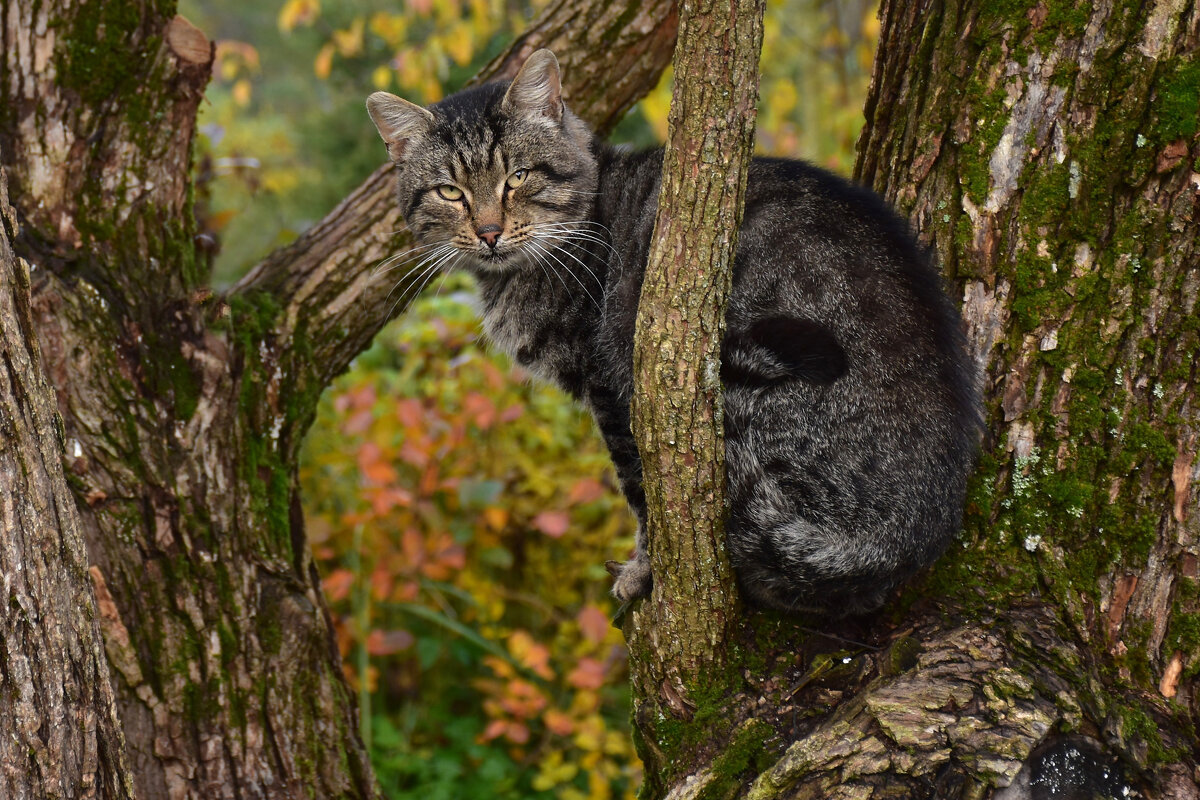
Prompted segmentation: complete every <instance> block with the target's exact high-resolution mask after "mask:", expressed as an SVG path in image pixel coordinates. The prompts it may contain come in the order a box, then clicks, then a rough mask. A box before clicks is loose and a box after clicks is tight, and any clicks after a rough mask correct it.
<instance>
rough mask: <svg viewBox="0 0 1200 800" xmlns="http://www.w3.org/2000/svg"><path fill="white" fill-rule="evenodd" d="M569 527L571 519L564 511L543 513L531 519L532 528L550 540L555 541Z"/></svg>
mask: <svg viewBox="0 0 1200 800" xmlns="http://www.w3.org/2000/svg"><path fill="white" fill-rule="evenodd" d="M570 526H571V517H570V516H569V515H568V514H567V512H565V511H543V512H542V513H540V514H538V515H537V516H536V517H534V518H533V527H535V528H537V529H538V530H539V531H541V532H542V533H544V534H546V535H547V536H549V537H550V538H552V539H557V538H559V537H560V536H562V535H563V534H564V533H566V532H567V528H569V527H570Z"/></svg>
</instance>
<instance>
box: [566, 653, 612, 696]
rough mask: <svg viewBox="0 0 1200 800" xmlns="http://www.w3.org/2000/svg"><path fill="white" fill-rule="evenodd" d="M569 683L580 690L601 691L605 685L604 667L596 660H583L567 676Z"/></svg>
mask: <svg viewBox="0 0 1200 800" xmlns="http://www.w3.org/2000/svg"><path fill="white" fill-rule="evenodd" d="M567 683H569V684H571V685H572V686H575V687H578V688H580V689H599V688H600V687H601V686H603V685H604V665H603V664H601V663H600V662H599V661H597V660H596V659H594V658H581V659H579V665H578V666H577V667H575V669H573V670H571V674H570V675H568V676H567Z"/></svg>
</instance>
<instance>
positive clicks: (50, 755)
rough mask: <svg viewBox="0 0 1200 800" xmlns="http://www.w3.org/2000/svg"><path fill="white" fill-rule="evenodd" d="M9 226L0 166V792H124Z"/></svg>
mask: <svg viewBox="0 0 1200 800" xmlns="http://www.w3.org/2000/svg"><path fill="white" fill-rule="evenodd" d="M15 233H16V217H15V215H14V213H13V210H12V208H11V207H9V205H8V191H7V180H6V177H5V173H4V170H3V169H2V168H0V364H3V367H2V368H0V486H3V499H2V500H0V575H3V587H4V592H3V595H2V596H0V764H3V765H4V767H3V769H0V797H6V798H13V800H17V799H18V798H21V799H22V800H23V799H24V798H42V797H80V798H82V797H96V798H105V799H106V800H108V799H110V798H111V799H112V800H118V799H119V798H131V797H133V781H132V777H131V774H130V772H129V767H128V765H127V761H126V758H125V739H124V737H123V736H122V732H121V726H120V723H119V721H118V719H117V707H116V702H115V699H114V697H113V692H112V687H111V685H110V683H109V669H108V662H107V661H106V660H105V657H104V647H103V644H102V641H101V635H100V624H99V619H100V618H101V617H102V616H103V615H104V614H105V613H107V609H106V608H105V607H104V606H100V607H99V609H98V608H97V604H96V598H95V596H94V595H93V593H92V587H91V583H90V581H89V580H88V569H87V554H86V552H85V550H84V546H83V537H82V535H81V534H80V525H79V515H78V514H77V513H76V510H75V498H74V497H73V496H72V494H71V490H70V488H69V487H68V486H67V479H66V477H65V476H64V475H63V469H62V459H61V454H62V449H63V447H62V445H63V443H62V426H61V421H60V419H59V416H58V409H57V407H56V404H55V399H54V390H53V389H52V388H51V387H50V384H49V382H48V381H47V379H46V375H45V370H44V366H43V361H42V356H41V353H40V352H39V348H38V343H37V335H36V333H35V330H34V324H33V318H32V314H31V311H30V301H29V300H30V297H29V292H30V284H29V266H28V264H26V263H25V262H24V261H23V260H21V259H19V258H17V257H16V256H15V254H14V253H13V250H12V247H11V245H10V242H11V240H12V239H13V238H14V236H15ZM64 674H69V675H71V676H72V677H73V680H72V681H71V682H70V683H66V684H65V683H64V680H63V676H64ZM48 723H49V724H48Z"/></svg>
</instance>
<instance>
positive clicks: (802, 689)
mask: <svg viewBox="0 0 1200 800" xmlns="http://www.w3.org/2000/svg"><path fill="white" fill-rule="evenodd" d="M881 15H882V22H883V24H882V34H881V41H880V45H879V51H878V56H877V62H876V67H875V75H874V80H873V84H872V89H871V93H870V98H869V101H868V104H867V126H866V128H865V129H864V131H863V134H862V138H861V140H860V145H859V148H860V149H859V166H858V176H859V178H860V179H861V180H863V181H864V182H866V183H868V184H870V185H872V186H874V188H875V189H876V190H878V191H880V192H881V193H883V194H884V195H885V196H886V197H887V199H888V200H889V201H891V202H892V203H893V204H895V205H896V206H897V207H898V208H899V209H900V210H901V211H902V212H903V213H905V214H906V215H908V216H909V217H910V218H911V219H913V221H914V222H915V224H916V226H917V228H918V229H919V232H920V235H921V237H922V239H923V241H925V242H927V243H928V244H929V245H930V246H931V247H932V248H933V250H934V252H936V254H937V256H938V258H939V260H940V262H941V264H942V266H943V268H944V270H945V272H946V275H947V277H948V279H949V280H948V285H949V286H950V287H951V290H952V291H954V292H955V293H956V294H958V295H959V296H962V297H963V298H964V301H963V302H964V317H965V321H966V324H967V328H968V333H969V339H970V342H971V346H972V347H973V349H974V353H975V355H976V357H977V359H978V363H979V364H980V367H981V372H982V380H983V381H984V391H985V396H986V398H987V416H988V423H989V435H988V436H987V438H986V441H985V442H984V445H983V452H982V455H981V463H980V467H979V470H978V474H977V475H976V476H975V479H974V481H973V486H972V490H971V492H970V497H969V501H968V507H967V514H966V522H965V532H964V534H963V536H962V538H961V540H960V541H959V542H958V543H957V544H956V545H954V546H952V547H951V551H950V552H949V553H947V554H946V556H945V557H944V558H943V559H942V560H941V561H940V562H939V563H938V565H936V566H935V567H934V568H933V569H932V570H931V571H930V572H929V573H928V574H927V575H925V576H924V577H923V578H922V579H920V580H919V581H917V582H916V583H914V585H912V586H910V587H908V588H907V589H905V590H904V591H903V592H902V593H901V595H900V596H899V597H898V599H897V601H896V602H895V603H893V604H892V606H891V608H890V609H885V610H884V611H883V612H881V613H880V614H879V615H876V616H874V617H872V618H868V619H864V620H861V621H857V622H851V623H845V624H839V625H838V626H837V627H836V628H832V627H827V629H825V630H822V631H821V632H819V633H818V632H813V633H812V634H808V633H806V632H805V631H804V630H803V629H802V628H800V627H799V626H798V623H797V622H796V621H795V620H789V619H782V618H778V617H776V616H774V615H767V614H752V615H751V616H750V621H749V623H748V627H749V628H750V629H751V631H752V632H753V635H751V636H746V637H744V638H742V639H741V640H739V641H736V642H735V644H736V647H737V652H739V653H740V654H742V655H741V663H742V664H744V665H746V671H745V672H743V677H744V678H745V680H744V683H743V685H742V687H741V688H740V690H739V691H738V692H730V693H729V695H728V696H726V697H723V698H720V699H719V702H717V703H714V704H712V705H711V706H710V707H709V708H707V709H704V713H705V716H706V718H707V719H708V720H715V721H721V720H723V719H725V718H728V717H732V718H734V719H746V715H745V712H744V709H746V708H751V709H755V711H754V712H753V714H752V716H751V717H750V720H749V721H748V722H743V723H741V725H742V727H741V728H739V730H749V729H748V728H747V726H748V725H749V724H750V722H751V721H752V722H755V723H757V724H758V725H759V728H758V732H752V733H746V735H744V736H741V737H736V738H735V740H734V741H733V742H732V744H729V745H725V744H721V743H719V744H718V745H717V747H716V748H715V750H714V751H712V752H711V753H710V758H711V759H712V762H713V763H714V764H715V765H724V766H725V767H729V766H732V767H734V768H740V772H739V773H738V780H739V782H740V787H739V788H735V789H733V790H731V791H728V792H727V793H726V794H724V795H718V794H714V793H711V792H703V793H701V794H700V795H699V796H704V797H716V796H735V795H740V796H746V797H750V798H755V799H756V800H767V799H768V798H883V797H887V798H906V797H911V798H925V797H931V796H932V797H938V798H984V797H996V798H1005V800H1013V798H1025V797H1038V796H1051V795H1047V794H1045V793H1046V792H1049V791H1051V789H1052V787H1055V786H1057V791H1058V792H1059V793H1058V794H1054V795H1053V796H1056V797H1059V796H1064V797H1065V796H1088V797H1091V796H1100V797H1123V796H1131V794H1130V793H1132V792H1134V791H1137V792H1140V793H1141V796H1145V797H1170V798H1197V797H1200V771H1198V770H1197V762H1198V757H1200V747H1198V744H1197V738H1196V733H1195V731H1196V729H1197V723H1198V722H1200V720H1198V718H1197V717H1198V715H1200V699H1198V698H1197V677H1196V676H1197V675H1198V674H1200V586H1198V584H1197V579H1198V575H1197V571H1198V567H1197V565H1198V564H1200V561H1198V556H1200V522H1198V521H1197V517H1198V514H1197V510H1198V509H1197V504H1196V495H1195V483H1196V481H1197V479H1198V478H1200V464H1198V463H1197V460H1196V458H1195V448H1196V443H1197V438H1198V434H1200V415H1198V412H1197V407H1196V402H1195V396H1196V389H1197V380H1198V377H1197V372H1196V369H1197V366H1196V357H1197V353H1200V325H1198V324H1197V320H1200V315H1198V314H1197V309H1196V300H1197V294H1198V293H1200V269H1198V267H1200V225H1198V224H1197V223H1198V222H1200V219H1198V216H1200V213H1198V211H1200V200H1198V198H1200V137H1198V136H1197V131H1198V128H1200V62H1198V60H1197V53H1198V46H1200V8H1197V7H1196V6H1195V5H1194V4H1191V5H1189V4H1166V3H1156V4H1145V5H1139V4H1126V5H1123V6H1121V5H1118V6H1114V4H1110V3H1102V4H1095V5H1093V4H1090V3H1079V4H1071V3H1066V4H1063V3H1059V4H1046V3H1034V2H1029V3H1017V4H1015V5H1014V4H1011V3H1009V4H995V3H991V4H989V3H984V2H977V1H976V2H971V1H970V0H965V1H964V2H960V3H946V2H941V0H924V1H923V2H916V3H902V2H895V0H885V2H884V4H883V8H882V11H881ZM747 653H749V654H750V656H749V657H747V655H746V654H747ZM700 713H701V712H700V711H697V712H696V715H697V716H699V715H700ZM701 749H702V748H701ZM703 774H704V770H703V769H700V770H698V771H697V772H696V773H695V775H694V776H693V777H692V779H691V782H690V784H689V783H688V781H682V780H681V781H677V782H676V783H675V785H676V786H677V787H678V788H677V789H676V796H689V797H690V796H696V795H693V794H688V793H687V790H686V789H684V788H683V787H684V786H685V785H695V784H696V783H698V782H699V778H700V777H702V776H703Z"/></svg>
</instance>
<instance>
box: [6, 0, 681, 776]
mask: <svg viewBox="0 0 1200 800" xmlns="http://www.w3.org/2000/svg"><path fill="white" fill-rule="evenodd" d="M674 27H675V15H674V12H673V10H672V9H671V7H670V4H669V3H667V2H663V0H645V2H639V1H638V0H631V1H630V2H600V0H597V2H593V3H587V4H584V5H579V4H571V3H567V2H562V3H559V4H557V5H555V6H553V7H551V8H550V9H548V11H547V12H546V14H545V15H543V17H542V18H540V19H539V20H537V21H535V23H534V25H533V27H532V28H531V32H530V33H529V34H528V35H527V36H525V37H523V38H522V39H521V40H520V41H519V42H518V44H517V47H518V48H524V49H528V50H532V49H536V48H537V47H541V46H546V45H550V46H555V47H557V48H559V49H560V51H562V52H563V53H567V54H572V55H570V56H569V57H568V58H564V61H566V62H567V63H568V64H571V63H572V59H577V60H582V58H583V55H582V54H584V53H586V52H589V51H590V50H602V52H601V53H600V55H598V56H597V57H593V58H592V59H591V61H590V62H589V66H588V68H587V69H579V70H578V71H577V72H576V73H575V74H574V75H573V74H572V72H571V71H568V73H567V81H568V83H567V86H566V87H565V89H566V91H567V93H568V98H569V100H570V101H571V102H572V103H573V106H574V107H575V108H578V109H583V110H584V113H585V116H586V117H587V118H588V119H589V121H591V122H593V123H595V124H599V125H606V124H611V123H612V122H613V121H614V120H615V119H616V118H617V116H618V115H619V113H620V112H621V111H622V110H623V109H625V108H628V107H629V106H630V105H631V104H632V103H633V102H634V101H636V99H637V98H638V97H639V96H640V94H641V93H644V92H645V91H648V90H649V89H650V88H651V87H652V86H653V85H654V82H655V81H656V80H657V76H658V74H659V73H660V72H661V70H662V68H663V66H664V65H665V59H666V57H667V56H666V54H665V53H664V51H665V50H666V48H665V46H664V45H663V42H666V41H670V40H671V39H672V38H673V36H674ZM0 41H3V43H4V46H3V48H2V49H0V60H2V61H0V63H3V78H2V81H0V158H2V159H3V160H2V162H0V164H2V165H3V166H4V167H5V168H7V169H8V171H9V174H10V176H11V178H12V185H13V189H14V192H13V205H14V206H15V209H16V215H17V217H18V218H19V219H20V220H21V223H22V230H21V233H20V235H19V237H17V238H16V239H15V241H14V242H13V248H14V250H15V251H16V253H17V254H18V255H20V256H22V257H24V258H25V259H27V260H28V261H29V263H30V264H31V268H32V270H33V275H34V280H33V285H32V287H31V289H32V299H31V302H30V305H29V312H28V313H29V315H30V316H31V318H32V320H33V328H35V329H36V332H37V338H38V341H39V343H40V347H41V351H42V353H43V355H44V358H45V367H46V372H47V374H48V376H49V378H50V381H51V383H52V384H53V385H54V388H55V389H56V391H57V397H58V407H59V410H60V412H61V414H62V418H63V425H64V431H63V433H64V442H65V452H64V453H62V456H63V458H64V460H65V466H66V468H67V474H68V475H69V476H70V482H71V488H72V490H73V491H74V495H75V500H76V504H77V506H78V512H79V514H80V519H81V527H82V533H83V537H84V539H85V541H86V545H87V550H88V559H89V561H90V563H91V565H92V566H91V577H92V581H93V584H94V588H95V592H96V595H97V598H98V601H99V607H100V609H101V612H102V613H101V614H100V615H99V622H100V626H101V629H102V631H103V636H104V644H105V648H106V652H107V656H108V662H109V664H110V665H111V666H112V667H113V678H114V680H113V689H114V691H115V696H116V698H117V705H118V709H119V715H120V720H121V724H122V726H123V728H124V732H125V736H126V741H127V742H128V756H129V766H130V768H131V771H132V773H133V775H134V780H135V787H134V788H135V790H136V796H138V797H140V798H159V797H171V798H184V797H196V798H200V797H203V798H240V797H280V798H284V797H287V798H290V797H296V796H312V797H339V798H342V797H372V796H375V794H376V789H375V786H374V780H373V778H372V775H371V770H370V765H369V762H368V759H367V754H366V752H365V751H364V749H363V747H362V744H361V742H360V741H359V738H358V733H357V731H358V725H357V721H356V718H355V717H356V711H355V707H354V698H353V696H352V693H351V692H349V691H348V689H347V686H346V685H345V681H344V678H343V676H342V672H341V664H340V659H339V657H338V653H337V650H336V647H335V644H334V640H333V636H332V631H331V625H330V621H329V618H328V614H327V612H326V609H325V604H324V600H323V598H322V596H321V592H320V583H319V579H318V576H317V574H316V571H315V569H314V567H313V563H312V559H311V557H310V554H309V551H308V545H307V542H306V540H305V533H304V528H303V516H302V514H301V511H300V503H299V495H298V488H297V480H296V457H297V451H298V449H299V445H300V441H301V439H302V437H303V435H304V432H305V431H306V429H307V427H308V425H309V424H310V423H311V420H312V418H313V415H314V411H315V405H316V400H317V397H318V396H319V394H320V392H321V391H322V390H323V389H324V387H325V386H326V385H327V383H328V382H329V380H331V379H332V378H333V377H334V376H335V375H337V374H338V373H339V372H341V371H342V370H344V369H345V367H346V365H347V364H348V363H349V361H350V360H351V359H352V358H353V357H354V355H356V354H357V353H358V352H360V351H361V350H362V349H364V348H365V347H366V346H367V345H368V343H369V342H370V340H371V337H372V336H374V334H375V333H376V332H377V331H378V330H379V328H381V327H382V326H383V324H384V323H385V322H386V321H387V319H388V318H389V316H390V315H391V314H394V313H396V312H398V311H399V310H402V309H403V307H404V305H405V302H406V301H407V299H408V298H407V297H404V298H402V301H401V302H400V303H397V304H396V305H395V306H394V307H389V305H388V303H387V295H388V293H389V292H390V291H391V289H392V283H391V280H392V279H394V277H395V276H394V274H393V275H391V276H389V280H388V281H387V282H385V281H382V280H381V281H375V280H374V277H373V275H372V269H373V267H374V265H375V264H376V263H378V261H379V260H380V259H381V258H382V257H383V256H384V255H386V254H387V252H389V250H390V249H391V248H393V247H402V246H405V244H406V241H405V240H404V239H403V238H402V237H396V236H393V233H392V232H393V231H394V230H395V229H397V228H399V227H400V222H399V214H398V212H397V210H396V209H395V207H394V202H393V201H392V191H393V187H392V178H391V177H390V174H389V171H388V170H380V171H379V172H377V173H376V174H375V175H374V176H372V177H371V178H370V179H368V180H367V182H366V183H364V184H363V186H362V187H360V188H359V189H358V190H356V191H355V192H354V193H353V194H352V195H351V196H350V197H349V198H347V200H346V201H345V202H344V203H343V204H342V205H341V206H339V207H338V208H337V209H335V210H334V211H333V212H332V213H331V214H330V215H329V217H327V218H326V219H325V220H323V221H322V222H321V223H320V224H318V225H317V226H315V227H314V228H313V229H312V230H311V231H309V232H308V233H307V234H306V235H305V236H303V237H301V239H300V240H299V241H298V242H296V243H295V244H293V245H292V246H291V247H289V248H287V249H285V250H283V251H280V252H279V253H276V254H274V255H273V256H271V257H269V258H268V259H267V260H266V261H265V262H264V263H263V264H261V265H259V267H258V268H257V269H256V270H255V271H254V272H253V273H252V274H251V275H249V276H248V277H247V278H246V279H245V280H243V281H242V282H241V284H239V285H238V286H237V287H236V288H235V289H234V290H233V291H231V292H230V293H229V294H228V295H226V296H224V297H215V296H214V295H213V293H212V292H211V291H210V290H208V289H207V288H206V282H207V280H208V276H209V265H208V264H207V263H206V261H205V258H204V256H203V254H202V252H201V251H200V250H198V248H197V247H196V245H195V243H194V242H193V235H194V233H195V224H194V219H193V216H192V209H191V201H190V195H189V190H190V187H189V171H188V167H189V163H190V159H191V144H192V134H193V131H194V128H195V111H196V107H197V105H198V104H199V102H200V99H201V91H202V89H203V87H204V85H205V83H206V82H207V80H208V75H209V70H210V67H211V61H212V47H211V44H210V43H209V42H208V40H207V39H206V38H205V37H204V35H203V34H202V33H201V32H200V31H199V30H197V29H196V28H195V27H194V26H192V25H191V24H190V23H188V22H187V21H186V20H184V19H182V18H180V17H176V16H174V8H173V4H172V3H169V2H168V3H149V2H144V1H143V0H113V2H104V3H100V2H90V3H82V4H75V3H70V2H67V1H66V0H59V2H34V0H0ZM600 41H603V42H605V43H607V45H606V48H601V47H600V45H599V44H598V42H600ZM517 60H518V56H517V55H516V54H515V53H514V52H513V51H510V52H509V53H507V54H506V55H505V56H502V57H501V58H500V59H497V61H496V62H495V64H493V65H492V66H491V67H490V68H489V70H485V73H484V76H485V77H494V76H496V75H498V74H501V72H502V71H503V70H511V69H512V68H513V66H514V64H516V63H517ZM618 71H619V72H618ZM606 73H607V74H622V75H624V76H625V78H624V79H622V80H618V81H609V82H604V81H600V80H599V79H598V76H600V75H604V74H606ZM381 157H382V154H381ZM24 334H25V336H26V337H28V336H29V330H26V331H24ZM28 347H29V348H30V349H32V348H33V347H34V345H33V344H32V343H30V344H28ZM5 408H6V411H5V413H10V412H8V411H7V407H5ZM9 489H10V486H9V484H7V483H6V484H5V485H4V487H3V489H2V490H0V491H3V493H4V494H5V495H6V496H7V495H8V493H9ZM82 569H83V567H82V562H80V563H79V570H77V572H78V573H79V574H82ZM80 607H81V608H86V606H84V605H82V603H81V605H80ZM95 618H96V617H95V614H94V613H93V614H91V615H90V616H89V615H86V613H85V617H84V619H83V620H82V621H76V624H79V625H82V624H83V622H88V621H90V620H94V619H95ZM48 666H52V664H48ZM76 678H77V676H76V675H75V674H73V673H66V674H62V675H61V676H60V681H61V683H62V684H63V685H64V686H66V687H69V689H70V690H71V691H80V692H82V691H83V690H82V689H81V688H79V687H75V686H74V683H73V681H74V680H76ZM85 705H86V704H85ZM102 741H106V740H102ZM105 746H107V745H105ZM106 757H107V756H106ZM112 757H113V758H115V756H112ZM64 763H68V764H69V763H71V762H64ZM114 763H115V762H114ZM118 777H119V776H118ZM114 780H115V778H114Z"/></svg>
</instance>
